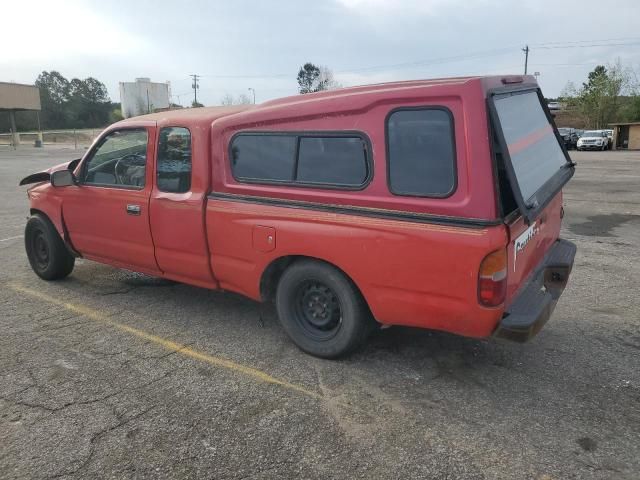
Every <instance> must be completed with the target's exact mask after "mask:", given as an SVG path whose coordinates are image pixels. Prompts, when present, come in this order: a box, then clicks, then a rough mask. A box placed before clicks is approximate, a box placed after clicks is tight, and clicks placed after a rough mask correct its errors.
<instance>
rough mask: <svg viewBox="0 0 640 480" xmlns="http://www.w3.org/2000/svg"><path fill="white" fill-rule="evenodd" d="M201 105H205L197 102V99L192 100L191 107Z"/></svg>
mask: <svg viewBox="0 0 640 480" xmlns="http://www.w3.org/2000/svg"><path fill="white" fill-rule="evenodd" d="M200 107H204V105H203V104H202V103H200V102H196V101H195V100H194V101H193V102H191V108H200Z"/></svg>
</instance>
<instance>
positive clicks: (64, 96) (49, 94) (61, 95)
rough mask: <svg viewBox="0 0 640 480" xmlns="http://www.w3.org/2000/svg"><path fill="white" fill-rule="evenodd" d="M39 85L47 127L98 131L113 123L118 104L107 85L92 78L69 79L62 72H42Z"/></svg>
mask: <svg viewBox="0 0 640 480" xmlns="http://www.w3.org/2000/svg"><path fill="white" fill-rule="evenodd" d="M35 85H36V86H37V87H38V88H39V89H40V103H41V106H42V111H41V116H40V118H41V125H42V127H43V128H70V127H73V128H94V127H103V126H105V125H106V124H108V123H109V121H110V114H111V111H112V110H113V108H114V105H113V104H112V103H111V101H110V100H109V94H108V92H107V87H105V85H104V83H102V82H101V81H99V80H97V79H95V78H93V77H88V78H85V79H84V80H81V79H79V78H74V79H72V80H71V81H69V80H67V79H66V78H65V77H64V76H63V75H62V74H61V73H60V72H56V71H51V72H46V71H44V72H42V73H41V74H40V75H38V78H37V79H36V82H35Z"/></svg>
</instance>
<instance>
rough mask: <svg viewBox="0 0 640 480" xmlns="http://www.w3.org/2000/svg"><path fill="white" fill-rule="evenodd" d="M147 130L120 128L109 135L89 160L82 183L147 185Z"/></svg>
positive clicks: (140, 186)
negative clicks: (145, 181)
mask: <svg viewBox="0 0 640 480" xmlns="http://www.w3.org/2000/svg"><path fill="white" fill-rule="evenodd" d="M146 162H147V131H146V130H145V129H135V130H134V129H132V130H119V131H115V132H112V133H110V134H109V135H107V136H106V137H105V138H104V139H103V140H102V142H101V143H100V145H99V146H98V148H97V149H96V150H95V152H94V153H93V156H92V157H91V158H90V159H89V160H88V161H87V163H86V165H85V167H84V171H83V178H82V183H85V184H89V185H102V186H114V187H118V186H123V187H139V188H142V187H144V180H145V167H146Z"/></svg>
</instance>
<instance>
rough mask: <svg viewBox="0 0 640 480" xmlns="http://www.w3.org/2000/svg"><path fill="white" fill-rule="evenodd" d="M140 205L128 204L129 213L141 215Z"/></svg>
mask: <svg viewBox="0 0 640 480" xmlns="http://www.w3.org/2000/svg"><path fill="white" fill-rule="evenodd" d="M140 210H141V209H140V205H132V204H129V205H127V213H128V214H129V215H140Z"/></svg>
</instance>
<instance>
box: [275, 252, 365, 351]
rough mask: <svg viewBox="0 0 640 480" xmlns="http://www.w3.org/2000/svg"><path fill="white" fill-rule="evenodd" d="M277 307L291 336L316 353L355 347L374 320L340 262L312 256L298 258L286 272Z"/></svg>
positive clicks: (300, 345) (279, 286) (279, 291)
mask: <svg viewBox="0 0 640 480" xmlns="http://www.w3.org/2000/svg"><path fill="white" fill-rule="evenodd" d="M276 308H277V310H278V317H279V319H280V323H281V324H282V326H283V328H284V329H285V331H286V332H287V334H288V335H289V337H291V339H292V340H293V341H294V343H295V344H296V345H297V346H298V347H299V348H300V349H301V350H304V351H305V352H307V353H310V354H311V355H315V356H316V357H322V358H337V357H340V356H343V355H346V354H347V353H350V352H352V351H353V350H354V349H356V348H357V347H358V346H360V345H361V344H362V343H363V342H364V341H365V340H366V338H367V337H368V335H369V334H370V333H371V331H372V330H373V327H374V326H375V320H373V319H372V318H371V314H370V313H369V309H368V308H367V306H366V304H365V302H364V299H363V298H362V296H361V295H360V292H359V291H358V290H357V289H356V287H355V286H354V285H353V283H352V282H351V281H350V280H349V279H348V278H347V277H345V275H344V274H343V273H342V272H340V271H339V270H337V269H336V268H334V267H332V266H330V265H327V264H325V263H322V262H318V261H313V260H302V261H299V262H296V263H294V264H293V265H291V266H290V267H289V268H288V269H287V270H286V271H285V272H284V273H283V275H282V277H281V279H280V282H279V284H278V290H277V292H276Z"/></svg>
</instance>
